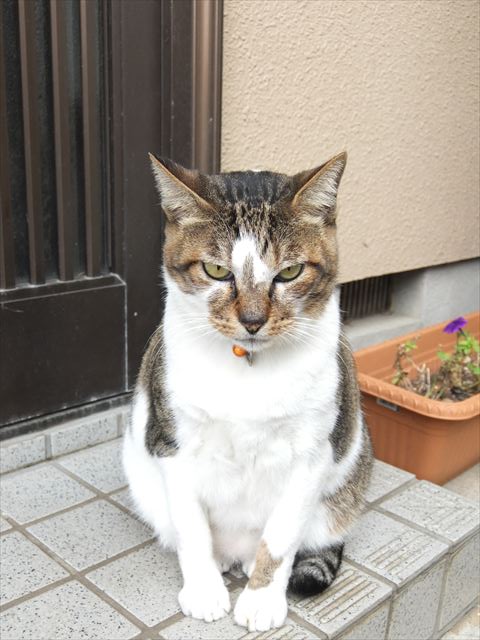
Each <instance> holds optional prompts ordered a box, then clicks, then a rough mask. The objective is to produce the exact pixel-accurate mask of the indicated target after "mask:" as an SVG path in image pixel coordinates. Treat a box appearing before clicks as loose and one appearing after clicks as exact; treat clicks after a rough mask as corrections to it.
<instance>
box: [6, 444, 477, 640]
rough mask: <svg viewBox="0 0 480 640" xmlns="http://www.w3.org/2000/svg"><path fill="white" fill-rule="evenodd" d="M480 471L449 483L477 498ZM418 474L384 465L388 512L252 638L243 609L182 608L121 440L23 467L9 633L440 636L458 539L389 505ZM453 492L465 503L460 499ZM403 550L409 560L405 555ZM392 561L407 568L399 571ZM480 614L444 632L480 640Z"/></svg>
mask: <svg viewBox="0 0 480 640" xmlns="http://www.w3.org/2000/svg"><path fill="white" fill-rule="evenodd" d="M479 470H480V465H478V467H477V468H476V471H475V470H473V471H470V472H468V473H469V474H470V475H469V478H470V479H469V480H465V479H464V478H457V479H456V480H455V481H453V484H452V483H451V486H450V487H449V488H451V489H452V490H453V491H457V492H458V493H460V494H461V495H462V494H463V495H465V494H466V493H467V494H468V497H470V498H472V497H473V500H475V499H477V498H478V497H479V495H480V494H478V493H475V491H477V489H476V488H475V487H473V488H472V485H473V484H476V482H477V480H478V471H479ZM475 474H477V475H475ZM472 478H473V480H472ZM412 482H414V480H413V476H411V474H407V473H405V472H403V471H400V470H396V469H393V468H389V467H387V466H386V465H381V464H378V465H377V467H376V474H375V481H374V482H373V483H372V487H371V490H370V493H369V501H370V502H371V503H372V504H373V505H374V506H375V508H377V509H378V511H370V512H369V513H368V514H366V516H364V517H363V519H362V522H361V523H359V525H358V526H357V531H356V534H355V535H356V536H357V545H356V546H355V541H352V542H351V543H350V546H349V549H348V558H347V559H346V560H345V562H344V564H343V568H342V571H341V573H340V575H339V577H338V579H337V581H336V582H335V583H334V585H332V587H331V588H330V589H329V590H328V591H327V592H325V593H324V594H322V595H321V596H319V597H316V598H313V599H303V600H301V599H298V598H297V599H296V598H291V600H290V614H289V618H288V619H287V622H286V625H285V626H284V627H283V628H282V629H281V630H276V631H273V632H271V633H267V634H249V633H248V632H247V631H246V630H245V629H243V628H240V627H238V626H236V625H235V624H234V622H233V619H232V616H231V615H230V616H228V617H226V618H224V619H222V620H220V621H218V622H216V623H213V624H210V625H206V624H205V623H201V622H198V621H194V620H192V619H189V618H184V617H183V615H182V614H181V612H180V611H179V607H178V603H177V593H178V591H179V589H180V587H181V578H180V573H179V569H178V563H177V560H176V558H175V556H174V555H172V554H168V553H164V552H162V551H161V550H160V548H159V546H158V544H157V543H156V542H155V541H154V540H153V536H152V532H151V531H150V530H149V529H148V527H146V526H144V525H143V524H141V523H140V522H139V521H138V520H137V519H136V517H135V516H134V515H133V513H132V512H131V511H130V508H129V507H130V502H129V497H128V492H127V490H126V489H125V479H124V477H123V474H122V471H121V464H120V440H118V439H117V440H111V441H109V442H106V443H103V444H99V445H96V446H92V447H90V448H88V449H85V450H82V451H79V452H76V453H73V454H68V455H65V456H63V457H61V458H57V459H56V460H54V461H50V462H41V463H39V464H37V465H35V466H33V467H29V468H26V469H22V470H19V471H12V472H10V473H8V474H7V475H5V476H3V477H2V503H1V505H2V515H3V517H2V518H1V520H0V525H1V526H0V529H1V531H2V532H3V533H2V536H1V553H2V556H1V560H2V564H1V598H2V599H1V604H0V637H1V639H2V640H20V639H23V638H32V639H33V638H35V640H40V639H45V640H46V639H47V638H48V639H54V638H58V639H61V640H77V639H81V638H88V639H89V640H90V639H94V638H98V639H104V640H107V639H108V640H113V639H117V638H118V639H123V638H125V639H127V638H138V640H149V639H150V640H153V638H156V639H157V640H161V639H162V638H164V639H168V640H174V639H178V640H185V639H186V638H191V639H194V638H195V639H197V638H198V639H201V638H205V639H212V640H215V639H218V640H220V639H221V640H223V639H227V638H228V639H230V638H232V639H236V638H243V639H244V640H253V638H259V639H260V638H262V639H266V638H271V640H304V639H307V638H308V639H310V638H324V639H326V638H331V637H335V639H337V638H338V640H362V639H364V640H376V639H377V638H378V639H381V638H384V637H385V632H386V629H387V623H388V620H389V619H390V627H391V629H393V630H394V631H395V628H394V626H392V625H399V629H398V634H399V636H398V637H402V638H403V637H406V636H405V633H407V631H406V630H407V629H409V628H410V627H411V628H412V629H414V630H415V631H416V632H419V633H420V632H421V634H426V635H425V637H428V634H429V633H430V629H431V628H433V627H432V625H433V624H434V620H435V615H436V609H435V604H437V605H438V598H439V594H438V593H437V591H439V585H440V584H441V580H440V578H439V576H440V574H442V575H443V569H444V565H445V562H446V560H445V561H444V553H445V551H446V549H447V546H446V544H444V543H443V542H441V541H440V540H438V539H435V537H432V536H430V534H429V530H428V527H429V526H430V524H431V522H430V520H428V518H427V520H428V522H427V521H426V523H425V522H424V523H423V524H420V526H417V524H415V523H414V524H411V525H410V524H409V522H410V520H411V519H412V517H413V516H412V515H411V514H408V513H402V514H401V518H400V519H399V518H398V517H397V515H395V514H393V516H392V517H390V516H389V515H388V513H387V512H386V511H382V510H383V507H388V508H391V509H393V511H395V509H397V510H398V509H399V508H400V509H401V508H403V507H402V500H401V499H400V502H399V500H398V499H397V500H393V502H392V504H391V505H390V507H389V501H388V500H387V499H386V498H387V497H388V495H389V494H390V492H392V491H395V492H399V491H400V492H401V495H404V494H405V492H406V491H408V489H409V488H412V490H413V487H414V486H415V485H416V486H418V487H421V484H420V483H414V484H413V485H412ZM479 484H480V483H479ZM417 492H418V491H417ZM417 498H418V496H417ZM444 499H445V500H447V501H448V500H450V501H452V500H454V501H455V499H454V498H452V497H451V496H450V497H448V495H447V496H444ZM398 504H400V506H398ZM459 504H460V507H459V508H461V509H464V510H465V513H464V517H463V521H465V519H467V520H468V518H469V517H471V508H472V507H471V506H470V507H469V506H468V504H466V503H463V504H462V502H461V501H460V503H459ZM448 508H449V509H450V510H451V509H452V508H453V507H451V506H450V507H448ZM394 518H397V519H396V520H395V519H394ZM402 518H403V520H402V521H400V520H401V519H402ZM409 519H410V520H409ZM454 525H455V523H453V525H452V526H454ZM372 527H373V528H374V529H375V535H376V536H377V543H378V540H379V538H378V536H380V534H381V535H382V536H384V543H385V545H386V546H387V549H388V554H387V555H388V560H389V562H390V564H388V563H387V564H386V565H385V566H383V564H382V563H383V559H382V557H380V556H378V557H377V555H378V554H377V555H376V550H375V548H373V547H372V549H371V550H370V549H369V546H368V544H367V542H368V539H369V536H370V532H371V531H372ZM454 528H455V526H454ZM467 528H468V527H467ZM362 531H364V532H365V536H363V538H362ZM382 531H383V533H382ZM412 532H413V533H414V534H415V535H414V536H412ZM459 535H460V534H459ZM370 537H371V536H370ZM380 537H381V536H380ZM364 538H365V540H364V541H363V543H362V542H361V540H363V539H364ZM397 538H398V540H397ZM407 538H408V540H407ZM410 538H412V541H411V542H410ZM405 544H411V545H413V547H412V549H414V551H415V562H416V563H418V571H417V569H416V568H415V566H413V565H412V564H411V565H410V566H409V567H408V568H407V567H406V565H402V562H401V556H402V554H401V550H402V548H403V546H404V545H405ZM397 548H398V549H399V550H400V551H399V553H400V555H399V558H400V560H398V562H397V560H396V559H395V558H396V556H395V557H394V554H395V553H397V552H396V551H395V549H397ZM392 554H393V555H392ZM356 563H358V564H356ZM391 567H397V569H398V570H397V569H394V570H393V573H392V569H391ZM399 567H400V568H399ZM429 567H431V568H429ZM369 571H370V573H369ZM416 572H417V573H416ZM417 574H418V577H416V576H417ZM437 574H438V575H437ZM385 578H386V579H387V580H386V581H385ZM388 580H390V581H392V582H393V583H396V584H398V585H400V587H402V586H403V584H404V582H405V581H407V583H408V585H407V586H408V588H404V589H403V591H400V592H399V595H398V597H397V598H396V600H395V602H394V607H393V608H391V603H392V599H391V594H392V586H391V584H389V582H388ZM226 583H227V586H228V588H229V590H230V591H231V594H232V599H233V600H235V598H236V597H237V596H238V593H239V592H240V589H241V588H242V586H243V585H244V583H245V578H244V577H243V576H242V574H241V572H239V571H233V572H232V573H230V574H228V576H226ZM435 594H436V595H435ZM400 596H401V597H400ZM426 596H428V597H430V598H431V599H430V601H429V602H430V608H432V611H431V612H429V608H428V607H429V605H428V602H427V601H425V602H426V604H424V602H423V600H422V598H425V597H426ZM412 597H415V598H416V600H417V605H418V603H420V605H419V606H421V607H423V609H422V612H423V618H422V619H423V622H424V625H423V626H424V627H425V629H424V630H423V627H422V628H421V625H419V623H416V622H415V618H414V619H413V621H412V620H410V621H408V624H406V623H404V621H405V619H406V618H408V614H409V613H411V610H412V606H417V605H415V604H412V603H411V598H412ZM402 598H403V599H402ZM394 608H396V611H397V614H396V617H395V616H394V612H393V609H394ZM475 615H476V612H473V613H469V614H468V615H467V616H466V617H465V620H464V621H463V622H461V623H459V624H458V625H456V627H455V628H454V629H452V630H451V631H450V632H448V633H447V634H446V635H445V636H444V640H460V639H462V640H465V639H467V638H468V639H469V640H477V639H478V638H480V633H478V634H477V635H465V634H468V633H470V634H472V633H473V634H475V633H476V632H477V630H478V625H477V626H475V623H476V622H478V617H477V618H475ZM412 624H413V626H412ZM352 625H355V626H354V629H353V630H352ZM409 625H410V627H409ZM462 625H463V626H462ZM402 634H403V635H402ZM462 634H463V635H462ZM418 637H423V635H421V636H418Z"/></svg>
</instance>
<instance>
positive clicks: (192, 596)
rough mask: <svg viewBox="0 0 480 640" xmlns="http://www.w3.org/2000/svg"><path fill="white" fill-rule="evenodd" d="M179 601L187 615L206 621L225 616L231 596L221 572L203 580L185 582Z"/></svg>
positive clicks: (228, 609)
mask: <svg viewBox="0 0 480 640" xmlns="http://www.w3.org/2000/svg"><path fill="white" fill-rule="evenodd" d="M178 602H179V604H180V607H181V609H182V611H183V613H184V614H185V615H186V616H192V618H198V619H199V620H205V622H212V621H213V620H218V619H219V618H223V616H224V615H226V614H227V613H228V612H229V611H230V596H229V594H228V591H227V589H226V587H225V585H224V583H223V580H222V577H221V575H220V574H218V575H213V576H211V577H209V578H205V579H204V580H202V581H195V582H185V584H184V586H183V589H182V590H181V591H180V593H179V594H178Z"/></svg>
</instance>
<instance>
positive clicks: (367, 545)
mask: <svg viewBox="0 0 480 640" xmlns="http://www.w3.org/2000/svg"><path fill="white" fill-rule="evenodd" d="M447 550H448V545H446V544H444V543H443V542H440V541H438V540H435V539H434V538H432V537H431V536H429V535H427V534H426V533H421V532H420V531H418V530H416V529H412V528H410V527H409V526H407V525H406V524H403V523H402V522H398V521H397V520H394V519H393V518H389V517H388V516H386V515H383V514H382V513H377V512H376V511H368V512H367V513H365V514H364V515H363V516H362V517H361V518H360V520H358V522H357V524H356V525H355V526H354V527H353V529H352V531H351V532H350V533H349V535H348V538H347V542H346V545H345V555H346V557H347V559H348V558H351V559H352V560H354V561H355V562H358V563H359V564H360V565H362V566H364V567H366V568H368V569H370V570H371V571H374V572H375V573H378V574H379V575H381V576H383V577H385V578H387V579H388V580H391V581H392V582H395V583H396V584H397V585H402V584H404V583H405V582H406V581H408V580H410V579H412V578H413V577H415V576H416V575H418V574H419V573H421V572H422V571H423V570H425V569H427V567H429V566H430V565H431V564H432V562H433V561H435V560H437V559H439V558H440V557H441V556H442V555H444V554H445V553H446V551H447Z"/></svg>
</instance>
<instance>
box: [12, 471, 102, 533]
mask: <svg viewBox="0 0 480 640" xmlns="http://www.w3.org/2000/svg"><path fill="white" fill-rule="evenodd" d="M93 496H94V494H93V493H92V492H91V491H89V490H88V489H86V488H85V487H83V486H82V485H81V484H79V483H78V482H76V481H75V480H72V478H69V477H68V476H67V475H66V474H64V473H62V472H61V471H59V470H58V469H56V468H55V467H53V466H51V465H49V464H43V465H39V466H38V467H34V468H33V469H29V470H28V471H19V472H16V473H13V474H11V475H8V476H6V477H4V478H3V479H2V510H3V511H4V512H5V513H6V514H7V515H9V516H11V517H12V518H13V519H14V520H16V521H17V522H20V523H21V524H23V523H25V522H30V521H31V520H35V519H36V518H41V517H42V516H46V515H49V514H51V513H55V512H56V511H60V509H65V508H66V507H70V506H73V505H75V504H79V503H80V502H84V501H85V500H88V498H91V497H93Z"/></svg>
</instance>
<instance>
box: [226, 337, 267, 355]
mask: <svg viewBox="0 0 480 640" xmlns="http://www.w3.org/2000/svg"><path fill="white" fill-rule="evenodd" d="M233 342H234V344H237V345H239V346H240V347H243V348H244V349H246V350H247V351H249V352H250V353H258V352H259V351H264V350H265V349H268V347H269V346H271V344H272V342H273V340H272V338H238V339H237V338H235V339H234V341H233Z"/></svg>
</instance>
